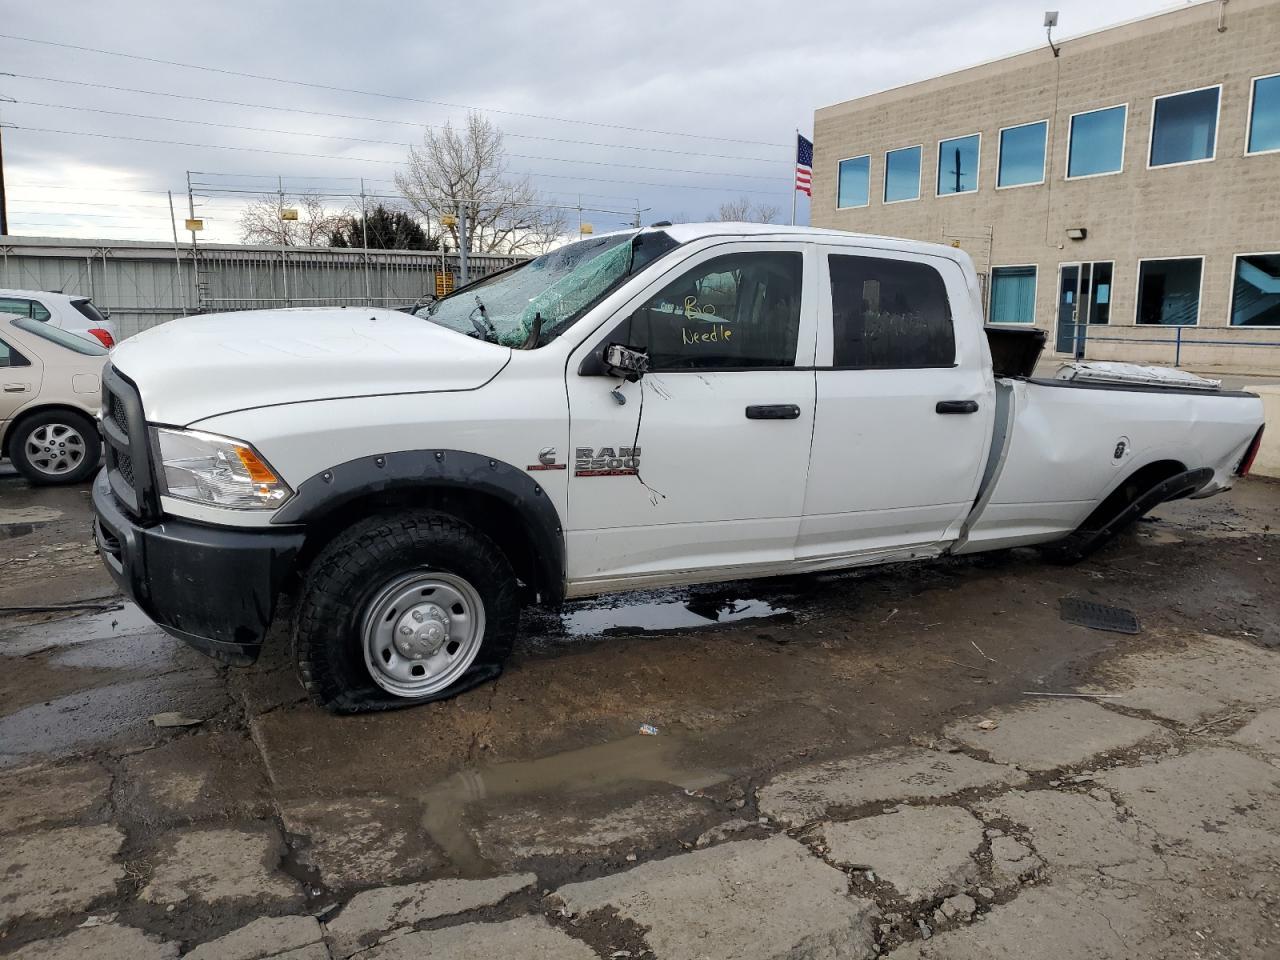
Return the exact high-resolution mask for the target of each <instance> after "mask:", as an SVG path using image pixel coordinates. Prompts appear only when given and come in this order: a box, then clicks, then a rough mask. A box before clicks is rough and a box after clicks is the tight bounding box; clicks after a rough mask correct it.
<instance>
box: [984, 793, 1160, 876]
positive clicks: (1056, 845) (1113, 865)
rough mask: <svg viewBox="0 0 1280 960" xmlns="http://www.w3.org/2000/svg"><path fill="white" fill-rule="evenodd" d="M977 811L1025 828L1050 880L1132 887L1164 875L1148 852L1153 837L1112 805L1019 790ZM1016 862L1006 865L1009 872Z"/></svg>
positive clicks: (1157, 860)
mask: <svg viewBox="0 0 1280 960" xmlns="http://www.w3.org/2000/svg"><path fill="white" fill-rule="evenodd" d="M982 810H983V812H984V813H988V814H992V815H996V816H1001V817H1007V818H1008V819H1010V820H1013V821H1015V822H1016V823H1019V824H1022V825H1023V826H1025V827H1026V828H1027V829H1028V831H1030V833H1031V835H1032V836H1033V837H1034V840H1035V848H1036V853H1037V854H1039V855H1040V857H1042V858H1043V859H1044V861H1045V862H1046V863H1047V864H1048V866H1049V869H1050V871H1052V873H1053V875H1057V874H1058V873H1059V872H1079V873H1082V874H1085V875H1096V874H1098V873H1102V874H1105V875H1106V876H1108V877H1112V878H1115V879H1118V880H1126V881H1130V882H1134V883H1151V882H1155V881H1157V880H1160V879H1163V878H1164V877H1165V876H1166V875H1167V874H1166V864H1165V863H1164V862H1163V860H1162V859H1161V857H1160V856H1159V855H1157V854H1155V853H1153V851H1152V842H1153V841H1155V840H1156V839H1157V838H1156V836H1155V834H1154V832H1152V831H1151V830H1150V829H1148V828H1144V827H1143V826H1142V825H1141V824H1139V823H1137V822H1135V821H1133V820H1126V819H1123V818H1122V817H1121V816H1120V813H1119V811H1118V809H1117V808H1116V805H1115V804H1113V803H1110V802H1107V801H1101V800H1098V799H1096V798H1094V797H1090V796H1085V795H1084V794H1079V793H1069V792H1065V791H1056V790H1034V791H1028V792H1024V791H1020V790H1019V791H1014V792H1012V793H1006V794H1003V795H1002V796H999V797H996V798H995V799H993V800H990V801H988V802H987V803H985V804H983V806H982ZM1003 852H1004V853H1007V854H1012V853H1015V852H1016V851H1014V850H1012V849H1009V850H1006V851H1003ZM1016 862H1017V861H1016V860H1012V861H1008V863H1009V868H1012V867H1013V865H1014V864H1015V863H1016Z"/></svg>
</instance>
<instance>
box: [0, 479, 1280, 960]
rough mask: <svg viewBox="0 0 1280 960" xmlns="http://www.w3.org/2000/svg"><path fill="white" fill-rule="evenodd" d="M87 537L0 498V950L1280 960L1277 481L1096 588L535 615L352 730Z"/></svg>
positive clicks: (596, 606) (944, 576) (721, 592)
mask: <svg viewBox="0 0 1280 960" xmlns="http://www.w3.org/2000/svg"><path fill="white" fill-rule="evenodd" d="M88 516H89V511H88V496H87V489H85V488H71V489H59V490H50V489H45V490H33V489H32V488H30V487H28V486H27V485H26V484H25V482H23V481H21V480H19V479H18V478H16V477H14V476H12V475H0V607H3V608H5V611H4V612H0V955H6V954H11V953H13V954H16V955H18V956H22V957H28V958H34V957H43V958H46V960H47V958H53V957H61V956H68V957H69V956H80V955H97V956H104V957H110V956H122V957H123V956H127V957H129V960H142V958H144V957H149V956H161V957H167V956H176V955H178V954H179V953H180V952H182V951H193V956H197V957H199V956H205V957H223V958H232V957H243V958H245V960H257V958H262V957H267V956H280V957H284V956H288V957H294V958H295V960H296V958H307V957H315V958H321V957H335V958H337V957H343V958H345V957H347V956H351V955H352V954H354V953H356V952H357V951H361V950H365V949H367V948H372V949H371V950H370V952H369V954H368V956H370V957H374V956H377V957H394V956H405V957H409V956H415V957H416V956H433V957H434V956H458V957H470V956H477V957H479V956H492V955H499V954H501V955H504V956H510V957H523V956H529V957H579V956H581V957H588V958H590V957H599V958H622V957H635V958H639V957H643V956H656V957H662V958H686V957H688V958H693V957H704V956H705V957H721V956H723V957H756V956H759V957H775V956H776V957H783V956H787V957H790V956H795V957H827V956H831V957H846V956H847V957H855V956H874V955H876V954H877V953H879V954H885V953H888V954H891V955H893V956H904V957H968V956H974V957H978V956H983V957H986V956H1009V957H1027V956H1050V955H1054V956H1063V957H1071V956H1080V957H1099V956H1116V957H1138V956H1206V957H1211V956H1221V957H1275V956H1280V905H1278V904H1280V871H1278V870H1277V862H1278V861H1280V710H1277V709H1276V707H1277V705H1280V589H1277V579H1280V537H1278V536H1277V532H1278V531H1280V484H1276V483H1274V482H1268V481H1261V480H1251V481H1248V482H1246V483H1243V484H1241V485H1240V486H1239V487H1238V488H1237V489H1236V490H1234V491H1232V492H1230V493H1228V494H1226V495H1224V496H1221V497H1219V498H1216V499H1213V500H1209V501H1201V502H1183V503H1178V504H1172V505H1166V506H1164V507H1162V508H1160V509H1159V510H1157V511H1156V512H1155V515H1154V517H1153V518H1151V519H1149V520H1147V521H1144V522H1142V523H1141V524H1139V525H1138V526H1137V528H1136V529H1134V530H1133V531H1132V532H1130V533H1129V534H1127V535H1126V536H1124V537H1123V538H1122V539H1120V540H1119V541H1118V542H1116V543H1114V544H1113V545H1111V546H1110V547H1108V548H1107V549H1106V550H1105V551H1103V552H1102V553H1101V554H1099V555H1098V556H1096V557H1095V558H1093V559H1091V560H1090V561H1088V562H1086V563H1083V564H1080V565H1077V566H1074V567H1060V566H1055V565H1052V564H1050V563H1047V562H1046V561H1044V560H1043V559H1042V558H1041V557H1040V556H1039V555H1038V554H1037V553H1036V552H1034V551H1021V550H1020V551H1012V552H1005V553H1000V554H997V555H992V556H990V557H977V558H973V559H969V560H963V561H959V560H948V561H939V562H930V563H927V564H921V565H916V566H901V567H889V568H881V569H876V570H869V571H863V572H859V573H853V574H842V575H826V576H810V577H804V578H790V579H779V580H770V581H765V582H752V583H736V584H730V585H727V586H717V587H708V588H695V589H692V590H684V591H663V592H654V593H647V594H644V595H631V596H625V597H611V598H606V599H603V600H597V601H590V602H582V603H574V604H571V605H569V606H568V607H567V608H566V609H565V610H564V611H562V612H560V613H558V614H550V613H545V612H533V611H530V612H529V613H528V614H527V615H526V617H525V620H524V623H523V639H522V641H521V642H520V644H519V645H518V647H517V650H516V652H515V655H514V657H513V658H512V660H511V662H510V664H509V666H508V669H507V671H506V672H505V673H504V674H503V676H502V677H501V678H500V679H499V680H498V681H497V682H496V683H493V684H490V685H488V686H485V687H482V688H480V689H478V690H476V691H474V692H472V693H469V694H467V695H464V696H462V697H460V698H458V699H456V700H452V701H448V702H445V703H439V704H433V705H429V706H425V707H420V708H416V709H411V710H405V711H400V712H396V713H391V714H381V715H376V716H367V717H345V718H343V717H334V716H330V715H327V714H325V713H322V712H320V711H318V710H316V709H315V708H314V707H312V706H311V705H310V704H309V703H308V702H307V701H306V699H305V697H304V696H303V695H302V693H301V690H300V688H299V687H298V685H297V682H296V680H295V678H294V676H293V671H292V667H291V665H290V663H289V657H288V650H287V642H286V640H285V639H284V638H283V637H281V636H277V637H276V638H275V642H274V643H273V647H272V649H271V651H270V652H269V653H268V654H267V655H265V656H264V659H263V661H262V662H261V663H259V664H258V665H257V666H256V667H254V668H252V669H248V670H238V669H228V668H225V667H222V666H219V665H217V664H214V663H213V662H212V661H209V660H207V659H205V658H203V657H201V656H200V655H198V654H196V653H194V652H192V651H190V650H188V649H187V648H185V647H184V646H183V645H181V644H180V643H178V642H177V641H174V640H171V639H169V638H168V637H166V636H165V635H164V634H162V633H161V632H160V631H159V630H157V629H156V628H154V627H152V626H151V625H150V624H149V623H148V622H147V621H146V619H145V618H144V617H142V616H141V615H140V614H139V613H138V611H137V610H136V609H134V608H132V607H131V606H129V605H127V604H121V603H120V602H119V601H118V599H117V598H116V597H115V596H114V590H113V587H112V585H111V582H110V581H109V579H108V578H107V576H106V574H105V572H103V570H102V569H101V567H100V565H99V561H98V559H97V557H96V556H95V555H94V553H93V550H92V547H91V546H90V544H89V539H88ZM1063 597H1079V598H1084V599H1088V600H1094V601H1098V602H1101V603H1105V604H1110V605H1113V606H1118V607H1123V608H1126V609H1129V610H1131V611H1133V612H1134V613H1135V614H1136V615H1137V617H1138V619H1139V621H1140V624H1141V629H1140V632H1139V633H1138V634H1136V635H1127V634H1121V633H1114V632H1104V631H1100V630H1095V629H1089V628H1087V627H1082V626H1077V625H1073V624H1069V623H1066V622H1064V621H1063V620H1062V619H1061V618H1060V615H1059V601H1060V600H1061V598H1063ZM45 603H53V604H66V603H82V604H88V605H89V606H88V607H86V608H85V609H81V610H77V611H70V612H62V613H56V614H50V613H36V612H19V611H14V610H12V609H9V608H12V607H15V606H23V605H34V604H45ZM94 604H97V605H99V606H97V607H94V606H93V605H94ZM1081 691H1085V692H1089V693H1091V694H1096V695H1097V697H1096V698H1093V699H1081V698H1074V697H1051V696H1042V695H1044V694H1064V693H1078V692H1081ZM173 723H178V724H184V725H180V726H168V725H164V724H173ZM642 724H651V725H652V726H654V727H656V728H657V730H658V735H657V736H646V735H641V734H640V733H639V732H638V731H639V729H640V727H641V725H642ZM966 838H968V839H966ZM921 844H924V846H923V847H922V846H921ZM1117 850H1122V851H1125V852H1124V856H1122V857H1119V859H1117V856H1116V851H1117ZM387 888H393V889H387ZM263 917H269V918H274V919H271V920H261V919H258V918H263ZM255 920H256V923H254V924H252V925H251V926H250V927H249V929H248V930H241V928H244V927H245V926H246V924H250V923H251V921H255ZM378 944H381V945H380V946H379V945H378ZM202 945H203V946H202ZM113 951H114V952H113Z"/></svg>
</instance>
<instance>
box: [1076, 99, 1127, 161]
mask: <svg viewBox="0 0 1280 960" xmlns="http://www.w3.org/2000/svg"><path fill="white" fill-rule="evenodd" d="M1128 115H1129V108H1128V107H1127V106H1125V105H1123V104H1122V105H1120V106H1118V107H1106V108H1105V109H1102V110H1091V111H1089V112H1088V113H1077V114H1076V115H1075V116H1073V117H1072V118H1071V133H1070V142H1069V143H1068V145H1067V176H1068V177H1096V176H1100V175H1102V174H1105V173H1119V172H1120V170H1121V168H1123V167H1124V124H1125V118H1126V117H1127V116H1128Z"/></svg>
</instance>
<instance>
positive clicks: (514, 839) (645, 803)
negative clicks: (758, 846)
mask: <svg viewBox="0 0 1280 960" xmlns="http://www.w3.org/2000/svg"><path fill="white" fill-rule="evenodd" d="M592 799H593V800H594V801H596V802H595V803H593V804H589V805H587V806H586V807H584V806H583V805H582V804H581V802H576V801H577V798H573V799H567V798H564V797H559V798H556V803H555V804H554V805H551V804H545V805H544V804H539V805H536V806H534V805H530V804H528V803H525V804H522V808H521V809H520V810H518V811H514V812H510V813H504V814H501V815H498V816H494V817H491V818H489V819H487V820H486V821H485V822H484V823H483V824H482V825H480V826H477V827H476V828H474V830H473V835H474V836H475V839H476V845H477V847H478V848H479V850H480V853H481V854H482V855H483V856H484V857H485V859H487V860H491V861H493V862H494V863H500V864H507V865H510V864H514V863H518V862H520V861H522V860H527V859H529V858H530V857H550V856H565V855H574V854H584V853H591V854H594V853H599V852H601V851H605V850H610V849H613V848H621V847H636V848H644V847H651V846H657V845H658V844H660V843H662V842H663V841H664V840H669V839H672V838H674V837H676V836H678V835H680V834H681V833H685V832H690V831H697V829H698V828H699V826H700V825H701V824H702V823H703V822H704V821H705V820H706V818H707V817H708V816H709V815H710V814H712V813H713V812H714V811H713V808H712V807H711V806H710V805H709V804H708V803H705V802H700V801H698V800H696V799H694V798H691V797H688V796H686V795H685V794H684V793H683V792H680V793H678V794H653V795H651V796H647V797H642V798H640V799H639V800H636V801H634V802H632V803H629V804H626V805H625V806H617V805H616V801H615V798H614V797H611V796H608V795H605V796H603V797H596V798H592Z"/></svg>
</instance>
